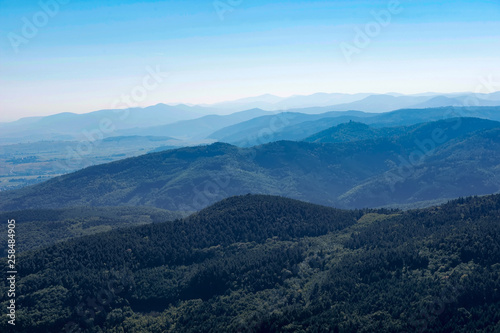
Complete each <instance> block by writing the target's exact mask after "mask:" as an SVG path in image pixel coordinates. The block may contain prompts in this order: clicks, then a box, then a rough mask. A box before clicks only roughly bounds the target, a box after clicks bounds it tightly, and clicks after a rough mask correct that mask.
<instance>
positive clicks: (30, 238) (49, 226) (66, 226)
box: [0, 207, 190, 257]
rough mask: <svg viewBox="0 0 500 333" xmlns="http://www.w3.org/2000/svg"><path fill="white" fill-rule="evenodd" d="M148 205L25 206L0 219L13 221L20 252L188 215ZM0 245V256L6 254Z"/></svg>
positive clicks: (2, 215) (2, 214)
mask: <svg viewBox="0 0 500 333" xmlns="http://www.w3.org/2000/svg"><path fill="white" fill-rule="evenodd" d="M189 213H190V212H171V211H168V210H163V209H158V208H152V207H73V208H66V209H27V210H20V211H13V212H4V213H0V221H8V220H11V219H14V220H15V221H16V230H17V235H16V251H18V252H23V251H27V250H33V249H36V248H39V247H43V246H49V245H52V244H54V243H57V242H60V241H63V240H67V239H71V238H75V237H80V236H86V235H92V234H97V233H100V232H104V231H110V230H113V229H117V228H124V227H131V226H136V225H143V224H148V223H155V222H166V221H172V220H175V219H179V218H182V217H185V216H187V215H189ZM7 245H8V244H7V243H6V242H4V243H2V244H0V246H1V248H0V257H1V256H2V254H4V255H5V254H6V253H7Z"/></svg>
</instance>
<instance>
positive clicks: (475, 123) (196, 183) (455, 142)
mask: <svg viewBox="0 0 500 333" xmlns="http://www.w3.org/2000/svg"><path fill="white" fill-rule="evenodd" d="M499 131H500V123H498V122H494V121H489V120H483V119H476V118H456V119H450V120H443V121H438V122H432V123H425V124H421V125H418V126H417V125H415V126H413V127H411V128H409V129H408V130H406V129H405V130H403V133H402V134H401V133H398V134H397V135H393V136H391V135H389V136H387V135H384V137H381V138H379V137H375V138H373V139H368V140H363V141H355V142H339V143H307V142H291V141H279V142H273V143H269V144H266V145H261V146H256V147H252V148H238V147H235V146H231V145H229V144H223V143H216V144H213V145H209V146H198V147H189V148H182V149H176V150H170V151H166V152H159V153H152V154H147V155H143V156H139V157H135V158H129V159H125V160H121V161H117V162H113V163H108V164H104V165H98V166H94V167H89V168H86V169H83V170H80V171H78V172H75V173H72V174H68V175H64V176H61V177H57V178H54V179H52V180H49V181H47V182H44V183H41V184H37V185H34V186H31V187H26V188H23V189H20V190H14V191H6V192H0V210H21V209H29V208H60V207H72V206H123V205H128V206H153V207H157V208H163V209H168V210H174V211H196V210H199V209H201V208H204V207H206V206H208V205H210V204H212V203H214V202H216V201H218V200H221V199H224V198H227V197H230V196H234V195H241V194H245V193H259V194H271V195H282V196H286V197H292V198H295V199H299V200H304V201H309V202H314V203H318V204H324V205H330V206H336V207H344V208H351V207H359V208H362V207H378V206H383V205H389V204H410V203H414V202H420V201H427V200H435V199H442V198H456V197H459V196H467V195H476V194H477V195H480V194H491V193H495V192H497V191H498V189H499V188H500V179H498V177H494V175H495V174H496V173H498V165H499V161H500V134H499ZM386 132H387V131H386ZM436 133H438V134H439V135H438V136H436ZM450 179H452V180H453V181H450Z"/></svg>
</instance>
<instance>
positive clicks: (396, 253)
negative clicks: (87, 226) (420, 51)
mask: <svg viewBox="0 0 500 333" xmlns="http://www.w3.org/2000/svg"><path fill="white" fill-rule="evenodd" d="M499 221H500V195H491V196H485V197H469V198H460V199H458V200H454V201H450V202H449V203H446V204H443V205H441V206H437V207H432V208H426V209H420V210H410V211H399V210H389V209H378V210H350V211H348V210H338V209H333V208H328V207H323V206H317V205H314V204H309V203H304V202H300V201H296V200H292V199H286V198H282V197H273V196H264V195H244V196H237V197H232V198H228V199H225V200H223V201H220V202H218V203H216V204H214V205H212V206H210V207H208V208H206V209H204V210H202V211H200V212H198V213H195V214H193V215H191V216H189V217H187V218H184V219H182V220H176V221H174V222H165V223H152V224H145V225H141V226H136V227H131V228H126V229H120V230H112V231H109V232H105V233H100V234H96V235H89V236H84V237H80V238H77V239H72V240H68V241H65V242H61V243H57V244H55V245H52V246H50V247H46V248H43V249H38V250H34V251H28V252H25V253H23V254H21V255H20V256H19V257H18V258H17V259H18V263H17V266H18V272H19V275H18V276H19V278H20V279H19V280H18V281H17V286H18V296H17V306H18V308H17V315H18V319H17V325H16V331H18V332H404V331H406V332H424V331H425V332H464V333H465V332H496V331H498V330H500V241H499V240H500V224H499ZM6 283H7V282H6V281H4V282H3V284H4V287H6ZM1 297H2V298H0V302H2V303H1V305H0V306H1V307H3V308H5V307H6V296H5V294H4V293H2V296H1ZM0 330H1V331H2V332H4V331H5V332H7V331H8V327H7V323H6V321H2V322H1V323H0Z"/></svg>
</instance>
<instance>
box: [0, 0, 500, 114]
mask: <svg viewBox="0 0 500 333" xmlns="http://www.w3.org/2000/svg"><path fill="white" fill-rule="evenodd" d="M56 1H58V0H46V1H43V0H42V1H41V2H38V1H31V0H23V1H14V0H12V1H5V0H0V110H1V112H0V121H5V120H13V119H17V118H20V117H25V116H35V115H45V114H53V113H58V112H76V113H82V112H89V111H93V110H98V109H105V108H111V107H113V106H115V105H116V100H117V99H120V98H121V96H123V95H130V94H131V93H132V92H133V91H134V89H136V88H137V87H138V86H142V85H143V80H144V78H145V77H146V76H147V75H148V68H149V69H155V68H158V69H160V70H161V71H162V72H167V73H168V76H165V77H164V79H162V80H161V82H159V84H157V85H156V84H155V87H154V89H153V88H151V89H148V90H147V95H144V96H143V97H141V99H140V100H136V102H137V104H138V105H142V106H146V105H152V104H156V103H161V102H163V103H177V102H183V103H213V102H218V101H223V100H229V99H235V98H240V97H247V96H254V95H260V94H264V93H271V94H276V95H280V96H289V95H293V94H310V93H315V92H343V93H357V92H376V93H383V92H401V93H419V92H426V91H438V92H455V91H474V90H475V89H476V87H477V86H478V84H479V82H480V79H481V78H482V77H487V76H491V75H493V76H494V77H496V78H498V80H497V81H499V80H500V73H499V66H498V64H499V63H500V62H499V60H500V59H499V58H500V1H497V0H496V1H440V2H439V3H438V2H437V1H426V0H419V1H417V0H413V1H404V0H401V1H399V3H400V4H399V7H398V8H401V9H402V11H401V12H398V13H394V14H391V16H390V23H389V24H387V25H385V26H382V25H380V24H379V23H377V24H378V25H379V27H378V28H379V31H375V32H376V33H373V36H372V37H369V41H370V42H369V44H368V45H365V46H363V47H361V48H359V47H358V48H357V52H356V53H353V54H352V55H351V57H350V61H347V59H346V57H345V55H344V53H343V52H342V48H341V45H344V46H345V45H347V44H348V45H351V46H354V47H356V44H354V38H355V36H356V30H355V29H360V30H364V29H365V28H366V27H367V25H369V24H370V23H373V22H375V18H374V16H373V12H376V13H378V12H380V11H386V10H387V8H388V4H389V3H390V2H391V0H390V1H356V0H351V1H273V0H268V1H261V0H221V1H213V0H207V1H205V0H196V1H133V0H128V1H110V0H108V1H106V0H100V1H94V0H86V1H82V0H64V1H63V0H59V1H61V2H64V4H59V3H58V7H59V8H58V9H57V10H54V13H53V15H52V16H49V15H46V14H44V13H43V9H42V6H41V5H40V3H52V4H53V3H54V2H56ZM214 4H216V5H217V6H219V7H220V8H225V9H230V10H226V11H225V12H224V13H222V18H223V19H221V15H220V14H221V12H217V10H216V8H215V7H216V6H214ZM44 15H45V19H46V20H45V21H43V19H44ZM37 19H38V21H36V22H38V24H39V25H41V26H40V27H39V28H37V29H38V31H37V32H36V33H34V34H32V35H33V36H31V35H29V34H28V35H27V36H26V35H25V34H24V35H23V26H24V25H25V24H26V23H25V22H26V21H28V22H31V23H34V22H35V20H37ZM18 37H21V39H22V42H19V40H20V39H18ZM12 40H15V41H17V42H18V44H19V45H17V52H16V51H15V49H16V47H13V45H12ZM342 43H344V44H342ZM499 90H500V89H499ZM136 91H137V90H136Z"/></svg>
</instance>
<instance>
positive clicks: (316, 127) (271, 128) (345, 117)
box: [209, 107, 500, 147]
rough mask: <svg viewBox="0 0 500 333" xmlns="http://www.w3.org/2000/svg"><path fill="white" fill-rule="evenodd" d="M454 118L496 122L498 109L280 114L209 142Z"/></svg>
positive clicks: (242, 142) (241, 142)
mask: <svg viewBox="0 0 500 333" xmlns="http://www.w3.org/2000/svg"><path fill="white" fill-rule="evenodd" d="M455 117H475V118H483V119H490V120H495V121H500V107H439V108H428V109H403V110H397V111H393V112H387V113H380V114H373V113H372V114H370V113H364V112H359V111H358V112H354V111H353V112H346V113H344V112H333V111H332V112H326V113H323V114H318V115H307V114H296V113H282V114H277V115H274V116H264V117H259V118H255V119H251V120H249V121H246V122H242V123H239V124H236V125H233V126H229V127H226V128H223V129H221V130H219V131H217V132H215V133H213V134H211V135H210V136H209V138H211V139H215V140H218V141H220V142H226V143H230V144H234V145H237V146H241V147H248V146H252V145H254V144H264V143H268V142H272V141H276V140H293V141H301V140H304V139H306V138H307V137H310V136H312V135H314V134H316V133H318V132H321V131H323V130H326V129H328V128H330V127H332V126H335V125H339V124H341V123H346V122H349V121H355V122H360V123H364V124H368V125H372V126H374V127H394V126H408V125H414V124H418V123H422V122H429V121H438V120H442V119H449V118H455Z"/></svg>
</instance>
